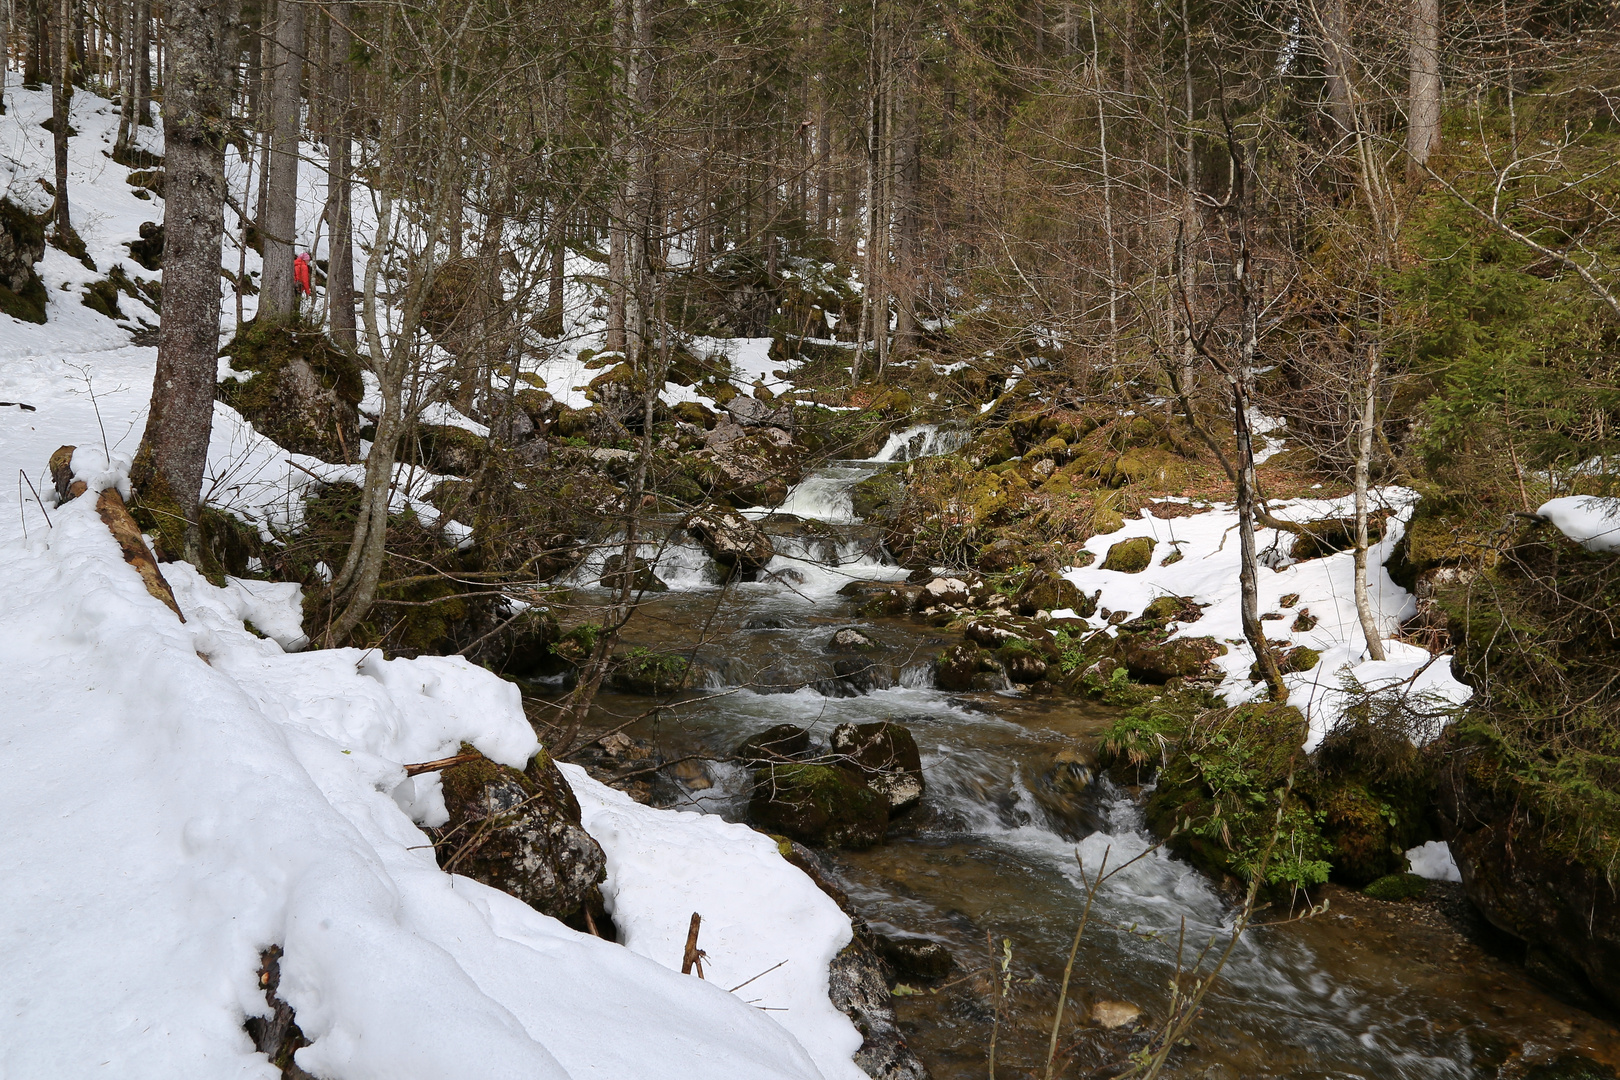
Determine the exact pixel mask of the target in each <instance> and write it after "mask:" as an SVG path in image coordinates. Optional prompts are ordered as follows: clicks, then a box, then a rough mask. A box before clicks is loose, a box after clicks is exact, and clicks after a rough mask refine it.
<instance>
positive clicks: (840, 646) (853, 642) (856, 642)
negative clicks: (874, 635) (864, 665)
mask: <svg viewBox="0 0 1620 1080" xmlns="http://www.w3.org/2000/svg"><path fill="white" fill-rule="evenodd" d="M882 647H883V646H881V645H879V644H878V643H877V642H875V641H873V640H872V639H871V638H869V637H867V636H866V635H865V634H864V633H862V632H861V631H860V630H858V629H856V628H855V627H853V626H846V627H843V628H842V629H840V630H835V631H834V632H833V636H832V640H830V641H828V642H827V651H828V652H872V651H873V650H876V649H881V648H882Z"/></svg>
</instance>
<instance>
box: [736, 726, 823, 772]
mask: <svg viewBox="0 0 1620 1080" xmlns="http://www.w3.org/2000/svg"><path fill="white" fill-rule="evenodd" d="M809 752H810V733H809V732H808V731H806V730H805V729H804V728H802V727H799V726H798V725H796V724H773V725H772V726H770V727H768V728H766V729H765V730H764V731H760V732H756V733H755V734H753V735H750V736H748V738H746V739H744V740H743V741H742V742H741V743H739V744H738V746H737V749H736V751H735V754H736V757H737V758H738V760H740V761H744V762H747V763H749V764H751V765H752V764H759V763H762V762H771V761H784V760H788V759H792V758H798V757H803V756H804V755H805V754H807V753H809Z"/></svg>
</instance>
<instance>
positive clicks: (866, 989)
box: [827, 935, 928, 1080]
mask: <svg viewBox="0 0 1620 1080" xmlns="http://www.w3.org/2000/svg"><path fill="white" fill-rule="evenodd" d="M827 996H828V997H830V998H831V999H832V1003H833V1005H834V1006H835V1007H836V1008H837V1009H838V1011H840V1012H842V1013H843V1014H844V1015H846V1016H848V1017H849V1018H850V1020H852V1021H853V1022H854V1024H855V1029H856V1030H857V1031H859V1032H860V1033H861V1048H860V1049H859V1050H857V1051H856V1052H855V1064H856V1066H858V1067H859V1068H860V1070H861V1071H862V1072H864V1073H865V1074H866V1075H867V1076H870V1077H872V1080H928V1069H927V1068H926V1067H925V1066H924V1065H923V1063H922V1061H921V1059H919V1058H918V1057H917V1055H916V1054H915V1053H913V1052H912V1049H911V1047H910V1046H908V1045H906V1038H905V1036H904V1035H902V1034H901V1033H900V1027H899V1024H898V1023H897V1021H896V1019H895V1015H894V998H893V995H892V994H891V993H890V992H889V983H888V980H887V979H886V978H884V971H883V961H882V960H881V959H880V958H879V957H878V955H877V953H876V952H875V951H873V949H872V948H871V946H869V945H868V944H866V943H865V942H864V941H862V940H861V936H860V935H857V936H856V938H855V940H854V941H851V942H850V943H849V944H848V945H846V946H844V948H843V951H841V952H840V953H839V954H838V955H837V956H835V957H834V958H833V962H832V965H831V966H830V967H829V969H828V979H827Z"/></svg>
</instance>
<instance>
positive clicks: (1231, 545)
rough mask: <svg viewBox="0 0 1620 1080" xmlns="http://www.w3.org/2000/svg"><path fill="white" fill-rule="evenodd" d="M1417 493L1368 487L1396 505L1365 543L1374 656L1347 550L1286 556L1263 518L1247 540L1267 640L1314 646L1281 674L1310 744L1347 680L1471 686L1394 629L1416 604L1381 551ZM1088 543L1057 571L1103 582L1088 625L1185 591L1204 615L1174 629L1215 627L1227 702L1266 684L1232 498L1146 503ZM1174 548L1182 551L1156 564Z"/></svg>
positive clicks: (1454, 689)
mask: <svg viewBox="0 0 1620 1080" xmlns="http://www.w3.org/2000/svg"><path fill="white" fill-rule="evenodd" d="M1415 500H1416V495H1415V494H1414V493H1413V492H1411V491H1409V490H1407V489H1405V488H1384V489H1381V490H1379V491H1375V492H1374V493H1373V502H1374V507H1375V508H1377V507H1380V506H1381V507H1385V508H1388V509H1390V510H1391V511H1393V513H1392V515H1391V517H1390V519H1389V523H1388V527H1387V529H1386V531H1385V533H1384V537H1383V539H1382V540H1381V541H1380V542H1378V543H1376V544H1374V545H1372V547H1371V548H1370V549H1369V551H1368V563H1369V567H1368V593H1369V598H1370V599H1371V601H1372V605H1373V609H1374V611H1375V612H1376V616H1377V621H1378V625H1379V628H1380V631H1381V635H1382V636H1381V638H1380V640H1381V641H1382V642H1383V645H1384V654H1385V657H1386V659H1384V660H1382V661H1377V660H1371V659H1369V658H1368V655H1367V640H1366V635H1365V634H1364V633H1363V632H1362V628H1361V621H1360V619H1359V617H1358V616H1357V614H1356V602H1355V588H1354V581H1355V565H1354V556H1353V555H1352V554H1351V553H1350V552H1348V551H1342V552H1339V553H1337V554H1333V555H1328V556H1326V557H1323V558H1319V559H1309V560H1306V561H1303V562H1294V561H1293V560H1292V559H1291V558H1289V557H1288V551H1289V548H1290V546H1291V543H1292V540H1293V537H1292V535H1291V534H1289V533H1285V532H1281V531H1279V530H1275V529H1260V530H1258V532H1257V534H1256V538H1255V543H1256V548H1257V550H1258V551H1259V552H1260V555H1261V561H1262V563H1265V564H1267V565H1263V566H1262V567H1261V569H1260V579H1259V583H1258V584H1259V600H1260V611H1261V612H1262V614H1265V613H1272V612H1275V613H1278V614H1280V615H1282V616H1283V617H1282V618H1281V619H1270V620H1266V621H1265V622H1264V623H1263V624H1262V625H1263V626H1264V627H1265V630H1266V637H1267V640H1269V641H1275V642H1287V644H1288V646H1290V647H1291V646H1295V645H1305V646H1308V647H1310V648H1312V649H1315V650H1317V651H1318V652H1320V653H1321V661H1320V662H1319V663H1318V664H1317V665H1316V666H1315V667H1313V668H1311V669H1310V670H1308V671H1302V672H1297V673H1295V674H1291V675H1287V676H1285V677H1284V681H1285V682H1286V683H1287V684H1288V688H1289V692H1290V697H1289V700H1290V702H1291V703H1293V704H1296V705H1298V706H1300V707H1301V708H1302V709H1304V710H1305V712H1306V715H1307V716H1308V717H1309V718H1310V738H1309V740H1308V741H1307V743H1306V747H1307V749H1314V748H1315V746H1316V744H1317V743H1319V742H1320V741H1321V739H1322V736H1323V735H1324V734H1325V733H1326V732H1327V731H1328V729H1329V728H1331V727H1332V726H1333V724H1334V723H1335V722H1336V721H1337V720H1338V718H1339V716H1340V715H1341V713H1342V712H1343V709H1344V707H1345V705H1346V704H1347V702H1348V699H1349V694H1348V693H1347V687H1348V686H1349V685H1351V684H1350V682H1349V681H1348V680H1353V683H1354V684H1357V685H1359V686H1360V687H1361V688H1363V689H1367V690H1377V689H1387V688H1391V687H1397V686H1402V685H1403V684H1404V685H1405V687H1406V690H1407V692H1409V693H1410V694H1411V695H1412V696H1413V697H1414V699H1416V698H1420V697H1421V696H1423V695H1430V696H1431V700H1436V701H1438V702H1449V703H1461V702H1463V701H1466V700H1467V699H1468V696H1469V694H1470V693H1471V691H1470V690H1469V688H1468V687H1467V686H1465V685H1463V684H1462V683H1460V682H1458V681H1457V680H1456V679H1454V678H1453V677H1452V675H1451V657H1450V656H1440V657H1432V656H1430V654H1429V653H1428V651H1427V650H1425V649H1422V648H1419V647H1418V646H1415V645H1411V644H1408V643H1406V642H1403V641H1399V640H1395V639H1394V637H1393V635H1394V634H1395V633H1396V631H1397V630H1398V629H1399V627H1400V624H1401V622H1402V620H1404V619H1407V618H1409V617H1411V616H1412V615H1413V614H1414V613H1415V611H1416V607H1415V605H1414V601H1413V599H1412V596H1411V594H1409V593H1408V592H1407V591H1406V590H1405V589H1403V588H1401V587H1400V586H1399V585H1396V584H1395V583H1394V582H1393V581H1391V580H1390V578H1389V574H1388V573H1387V572H1386V571H1385V570H1384V561H1385V560H1386V559H1387V558H1388V557H1389V555H1390V553H1391V552H1392V551H1393V550H1394V548H1395V544H1396V543H1397V542H1398V541H1399V540H1400V538H1401V535H1402V534H1403V532H1404V531H1405V528H1406V521H1407V519H1408V518H1409V517H1410V516H1411V510H1412V506H1413V503H1414V502H1415ZM1271 510H1272V513H1273V514H1275V515H1276V516H1277V517H1279V518H1281V519H1282V520H1284V521H1293V522H1306V521H1313V520H1318V519H1321V518H1331V517H1346V516H1349V515H1350V514H1351V513H1352V512H1353V507H1352V504H1351V501H1350V499H1349V498H1348V497H1346V498H1343V499H1298V500H1294V501H1291V502H1284V503H1278V504H1274V505H1273V506H1272V508H1271ZM1139 536H1146V537H1151V538H1152V539H1153V540H1154V541H1155V544H1154V548H1153V556H1152V559H1151V561H1150V563H1149V565H1148V567H1147V569H1146V570H1144V571H1142V572H1141V573H1139V574H1127V573H1122V572H1120V571H1117V570H1103V569H1100V567H1101V564H1102V562H1103V559H1104V558H1105V557H1106V556H1107V554H1108V549H1109V548H1110V547H1112V546H1113V545H1114V544H1117V543H1119V542H1120V541H1122V540H1128V539H1131V538H1134V537H1139ZM1086 547H1087V549H1088V550H1090V551H1091V552H1093V553H1094V554H1095V555H1096V560H1095V562H1094V563H1093V564H1092V565H1091V566H1087V567H1082V568H1078V569H1071V570H1068V571H1067V572H1066V573H1065V576H1066V577H1067V578H1068V579H1069V580H1070V581H1072V582H1074V583H1075V585H1076V586H1077V587H1079V589H1080V591H1081V592H1083V593H1086V594H1087V595H1091V594H1093V593H1096V592H1098V590H1101V595H1100V596H1099V597H1098V612H1097V614H1096V615H1095V616H1093V618H1092V623H1093V625H1095V626H1098V627H1101V626H1104V625H1107V622H1106V620H1105V619H1104V618H1103V615H1102V611H1103V610H1104V609H1107V610H1108V611H1110V612H1120V611H1123V612H1128V613H1129V614H1131V615H1133V616H1134V615H1136V614H1138V613H1140V612H1141V611H1142V609H1143V608H1145V607H1147V605H1148V604H1150V603H1151V602H1152V601H1153V600H1155V599H1157V598H1158V597H1160V596H1183V597H1189V598H1191V599H1192V600H1194V601H1196V602H1197V603H1199V604H1202V605H1205V606H1204V614H1203V617H1202V618H1200V619H1198V620H1197V621H1195V622H1190V623H1184V624H1182V625H1181V626H1180V627H1179V628H1178V629H1177V630H1176V631H1175V633H1174V634H1173V635H1172V637H1213V638H1214V639H1215V640H1216V641H1218V642H1221V643H1223V644H1225V645H1226V647H1227V652H1226V655H1224V656H1220V657H1217V658H1216V660H1215V663H1216V664H1217V665H1218V666H1219V668H1220V670H1221V671H1222V672H1223V673H1224V676H1225V677H1224V679H1223V680H1222V683H1221V686H1220V693H1221V694H1222V695H1224V696H1225V698H1226V700H1227V701H1228V702H1231V703H1234V704H1235V703H1237V702H1240V701H1247V700H1250V699H1252V698H1253V697H1255V696H1256V695H1257V694H1259V693H1260V692H1261V691H1262V689H1263V687H1264V684H1262V683H1255V682H1251V681H1250V680H1249V669H1250V667H1251V666H1252V665H1253V664H1254V651H1253V650H1252V649H1250V648H1249V646H1248V644H1247V643H1246V642H1245V640H1244V637H1243V622H1242V611H1241V592H1240V586H1239V583H1238V573H1239V569H1240V560H1239V554H1238V537H1237V512H1236V511H1235V510H1234V509H1233V508H1232V507H1231V506H1229V505H1216V506H1213V507H1211V508H1209V509H1207V510H1203V511H1201V512H1199V513H1195V514H1191V515H1189V516H1186V517H1179V518H1169V519H1162V520H1161V519H1160V518H1156V517H1153V516H1152V515H1151V514H1149V513H1148V512H1147V511H1146V510H1144V511H1142V513H1141V515H1140V516H1139V517H1137V518H1135V519H1132V520H1127V521H1126V522H1125V527H1124V528H1123V529H1121V530H1120V531H1118V532H1113V533H1108V534H1106V535H1098V536H1094V537H1092V538H1091V539H1090V540H1089V541H1087V542H1086ZM1172 552H1179V553H1180V555H1181V557H1180V558H1179V559H1176V560H1173V561H1171V562H1170V563H1169V564H1168V565H1165V561H1166V559H1168V558H1169V557H1170V555H1171V553H1172ZM1290 594H1294V595H1296V596H1297V600H1295V601H1294V602H1293V603H1292V605H1291V606H1289V607H1284V606H1283V605H1282V603H1281V601H1282V598H1283V597H1285V596H1289V595H1290ZM1302 611H1306V612H1309V613H1310V615H1311V616H1314V617H1315V619H1316V623H1315V625H1314V626H1313V627H1312V628H1311V629H1309V630H1295V629H1293V626H1294V620H1295V619H1296V617H1297V616H1298V615H1299V613H1300V612H1302Z"/></svg>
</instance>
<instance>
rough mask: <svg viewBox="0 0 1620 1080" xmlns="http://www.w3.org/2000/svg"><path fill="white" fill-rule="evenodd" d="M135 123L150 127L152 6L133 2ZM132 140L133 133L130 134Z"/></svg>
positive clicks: (142, 1) (144, 0) (138, 0)
mask: <svg viewBox="0 0 1620 1080" xmlns="http://www.w3.org/2000/svg"><path fill="white" fill-rule="evenodd" d="M132 47H133V48H134V50H135V122H136V123H137V124H139V125H141V126H142V127H151V126H152V4H151V0H135V40H134V43H133V46H132ZM131 137H132V138H133V133H131Z"/></svg>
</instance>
